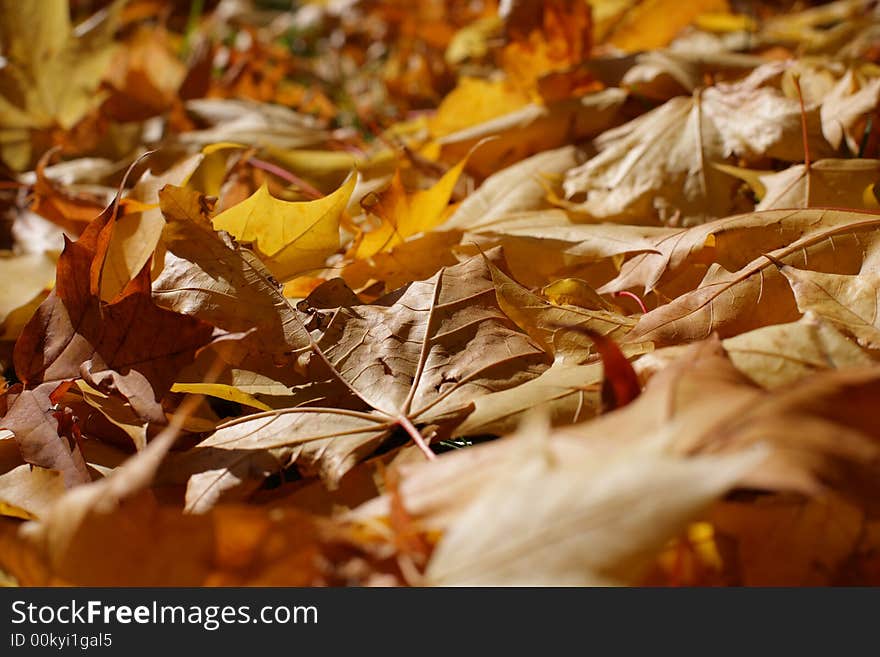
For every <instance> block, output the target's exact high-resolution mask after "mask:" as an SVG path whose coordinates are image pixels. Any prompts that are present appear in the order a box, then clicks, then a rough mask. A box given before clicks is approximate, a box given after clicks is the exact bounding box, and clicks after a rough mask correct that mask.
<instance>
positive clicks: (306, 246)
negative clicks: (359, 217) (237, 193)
mask: <svg viewBox="0 0 880 657" xmlns="http://www.w3.org/2000/svg"><path fill="white" fill-rule="evenodd" d="M356 183H357V176H355V175H352V176H349V177H348V180H347V181H346V182H345V183H343V184H342V186H341V187H340V188H339V189H337V190H336V191H335V192H333V193H332V194H330V195H329V196H325V197H324V198H319V199H317V200H315V201H306V202H289V201H282V200H281V199H277V198H275V197H273V196H272V195H271V194H270V193H269V190H268V188H267V187H266V185H263V186H262V187H260V188H259V189H258V190H257V191H256V192H254V193H253V194H252V195H251V196H250V197H248V198H247V199H245V200H244V201H242V202H241V203H239V204H238V205H235V206H233V207H231V208H229V209H228V210H226V211H224V212H221V213H220V214H219V215H217V216H216V217H215V218H214V222H213V223H214V228H216V229H218V230H225V231H226V232H228V233H229V234H231V235H232V236H234V237H235V238H236V239H237V240H239V241H240V242H249V243H251V244H252V245H253V247H254V249H255V250H256V252H257V254H258V255H259V256H260V257H261V259H262V260H263V261H264V262H265V264H266V266H267V267H268V268H269V271H271V272H272V275H273V276H275V278H277V279H278V280H279V281H286V280H290V279H291V278H293V277H294V276H296V275H297V274H301V273H303V272H306V271H310V270H312V269H317V268H319V267H321V266H322V265H323V264H324V261H325V260H326V259H327V256H329V255H331V254H332V253H334V252H335V251H336V250H337V249H338V248H339V219H340V217H341V216H342V213H343V212H344V211H345V208H346V206H347V205H348V201H349V199H350V198H351V194H352V192H354V188H355V184H356Z"/></svg>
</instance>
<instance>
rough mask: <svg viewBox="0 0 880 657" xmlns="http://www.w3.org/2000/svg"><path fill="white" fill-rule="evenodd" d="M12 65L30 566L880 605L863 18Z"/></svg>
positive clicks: (301, 34)
mask: <svg viewBox="0 0 880 657" xmlns="http://www.w3.org/2000/svg"><path fill="white" fill-rule="evenodd" d="M0 49H2V50H0V52H2V61H0V117H2V118H0V160H2V162H0V174H2V178H3V180H2V181H0V211H2V217H0V249H2V252H0V366H2V370H3V376H4V379H0V577H2V579H3V581H5V582H6V583H9V584H20V585H25V586H31V585H46V584H73V585H190V586H199V585H250V584H254V585H307V586H311V585H403V586H405V585H483V584H493V585H496V584H500V585H511V584H538V585H547V584H553V585H557V584H565V585H596V584H598V585H620V584H624V585H632V584H650V585H661V586H676V585H755V584H786V585H852V584H874V585H878V584H880V519H878V516H877V515H875V512H878V510H880V421H878V419H877V413H878V408H880V363H878V359H880V214H878V208H880V202H878V199H880V189H877V188H876V184H877V183H878V182H880V159H877V158H878V157H880V138H878V134H880V133H878V131H880V125H878V121H880V114H878V108H880V8H878V6H877V3H876V2H874V1H869V0H838V1H837V2H831V3H824V4H813V3H809V2H788V3H785V2H783V3H779V2H760V1H755V2H736V1H735V0H695V1H694V2H681V1H680V0H675V1H673V0H642V1H639V0H591V1H590V2H587V1H586V0H546V1H544V2H539V1H536V0H513V1H503V2H500V3H496V2H495V1H494V0H476V1H472V0H445V1H443V0H387V1H385V2H380V1H378V0H360V1H358V0H328V1H325V2H300V3H297V2H294V3H290V2H283V1H274V2H269V1H257V0H253V1H250V2H249V1H247V0H220V1H216V0H213V1H212V0H200V1H197V2H192V3H178V2H171V1H170V0H127V1H126V0H117V1H115V2H104V1H94V2H86V1H75V0H70V1H69V2H68V0H40V1H39V2H20V1H18V0H0ZM875 504H876V505H878V506H877V507H875Z"/></svg>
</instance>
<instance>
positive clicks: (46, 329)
mask: <svg viewBox="0 0 880 657" xmlns="http://www.w3.org/2000/svg"><path fill="white" fill-rule="evenodd" d="M113 228H114V217H113V213H112V211H111V210H109V209H108V211H107V212H105V213H104V214H102V215H101V216H100V217H98V218H97V219H95V221H93V222H92V223H91V224H90V225H89V226H88V228H86V230H85V231H83V234H82V235H81V236H80V238H79V239H78V240H77V241H76V242H71V241H67V242H66V244H65V247H64V251H63V253H62V254H61V257H60V258H59V260H58V273H57V279H58V282H57V284H56V287H55V289H54V290H53V291H52V293H51V294H50V295H49V297H48V298H47V299H46V300H45V301H44V302H43V303H42V304H41V305H40V307H39V308H38V309H37V311H36V313H35V314H34V316H33V317H32V318H31V320H30V321H29V322H28V324H27V325H26V326H25V328H24V330H23V331H22V334H21V336H20V337H19V339H18V341H17V342H16V346H15V369H16V374H17V375H18V377H19V379H20V380H21V381H23V382H25V383H26V384H27V385H28V386H35V385H38V384H40V383H43V382H52V381H56V382H57V381H62V380H64V379H77V378H80V377H84V378H86V379H87V380H91V381H96V382H97V381H104V382H106V383H109V381H110V380H112V386H113V387H115V388H116V389H118V390H119V391H120V392H121V393H122V394H123V395H124V396H125V397H126V398H128V399H129V401H131V402H132V404H133V405H134V406H135V407H136V408H137V410H138V412H139V413H141V414H142V415H143V416H144V417H146V418H150V419H152V420H154V421H160V422H161V421H164V414H163V413H162V411H161V409H160V408H159V406H158V400H159V399H160V398H161V396H162V395H163V394H164V393H165V392H166V391H167V390H168V388H169V387H170V386H171V383H172V382H173V378H174V374H175V373H176V371H177V370H178V369H180V368H181V367H183V366H184V365H185V364H187V363H188V362H189V361H190V360H192V357H193V354H194V353H195V350H196V349H197V348H199V347H201V346H203V345H205V344H206V343H207V342H208V341H209V340H210V337H211V333H212V328H211V327H210V326H209V325H208V324H205V323H203V322H201V321H199V320H197V319H194V318H190V317H186V316H184V315H179V314H177V313H174V312H171V311H168V310H164V309H162V308H159V307H157V306H156V305H154V304H153V302H152V300H151V298H150V280H149V270H148V268H146V267H144V269H143V270H142V271H141V272H140V274H138V276H137V277H136V278H134V279H133V280H132V281H131V282H130V283H129V284H128V285H127V286H126V287H125V288H124V289H123V290H122V291H121V292H120V293H119V294H118V295H117V297H116V298H115V299H114V300H113V301H112V302H111V303H109V304H106V305H105V304H103V303H102V302H101V301H100V299H99V298H98V296H97V290H96V289H95V288H96V287H97V286H98V284H99V283H98V277H99V275H100V267H101V266H102V259H103V255H104V254H105V253H106V246H107V243H108V240H109V237H110V235H111V234H112V231H113ZM99 387H100V386H99ZM13 430H14V429H13Z"/></svg>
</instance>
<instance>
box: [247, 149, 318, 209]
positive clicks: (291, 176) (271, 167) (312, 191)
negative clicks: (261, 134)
mask: <svg viewBox="0 0 880 657" xmlns="http://www.w3.org/2000/svg"><path fill="white" fill-rule="evenodd" d="M248 164H250V165H251V166H253V167H256V168H257V169H262V170H263V171H268V172H269V173H271V174H274V175H276V176H278V177H279V178H281V179H282V180H284V181H286V182H289V183H290V184H291V185H296V186H297V187H299V188H300V190H301V191H302V193H303V194H305V195H306V196H308V197H309V198H311V199H319V198H324V194H322V193H321V192H320V191H319V190H318V189H316V188H315V187H312V186H311V185H310V184H309V183H307V182H306V181H305V180H303V179H302V178H300V177H299V176H298V175H296V174H295V173H291V172H290V171H288V170H287V169H282V168H281V167H279V166H278V165H277V164H272V163H271V162H266V161H265V160H258V159H257V158H255V157H249V158H248Z"/></svg>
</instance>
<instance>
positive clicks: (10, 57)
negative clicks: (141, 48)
mask: <svg viewBox="0 0 880 657" xmlns="http://www.w3.org/2000/svg"><path fill="white" fill-rule="evenodd" d="M117 9H118V5H117V7H116V8H115V9H114V11H113V12H111V14H110V18H109V19H105V20H104V21H101V22H100V23H99V25H98V27H95V28H94V29H92V30H91V31H89V32H87V33H86V34H84V35H80V36H77V35H76V34H75V33H74V30H73V26H72V25H71V24H70V15H69V8H68V2H67V0H47V1H46V2H40V3H38V4H31V3H25V4H22V3H20V2H15V1H14V0H5V1H4V2H3V4H2V5H0V13H2V14H3V23H2V28H0V29H2V33H0V42H2V43H3V46H4V55H5V59H6V60H7V65H6V66H4V67H3V68H2V69H0V88H2V89H3V92H2V93H0V112H2V114H3V116H4V128H5V129H4V131H3V136H2V139H0V153H2V158H3V160H4V161H5V162H6V163H7V164H8V165H9V166H11V167H12V168H13V169H18V170H21V169H25V168H26V167H27V166H28V165H29V164H30V162H31V159H32V153H31V134H30V132H31V130H45V129H48V128H51V127H53V126H55V125H58V126H59V127H60V128H62V129H64V130H69V129H71V128H72V127H73V126H74V125H75V124H76V123H77V122H79V121H80V119H82V118H83V117H84V116H85V115H86V114H87V113H88V112H89V111H90V110H91V109H92V108H94V107H96V106H97V104H98V103H100V102H101V100H102V96H101V94H99V93H97V91H98V85H99V84H100V81H101V77H102V76H103V74H104V72H105V71H106V70H107V67H108V66H109V65H110V62H111V59H112V58H113V55H114V52H115V48H114V44H113V43H112V42H111V40H110V38H111V35H112V32H113V30H114V29H115V22H116V21H115V17H114V14H115V13H116V11H117Z"/></svg>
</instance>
